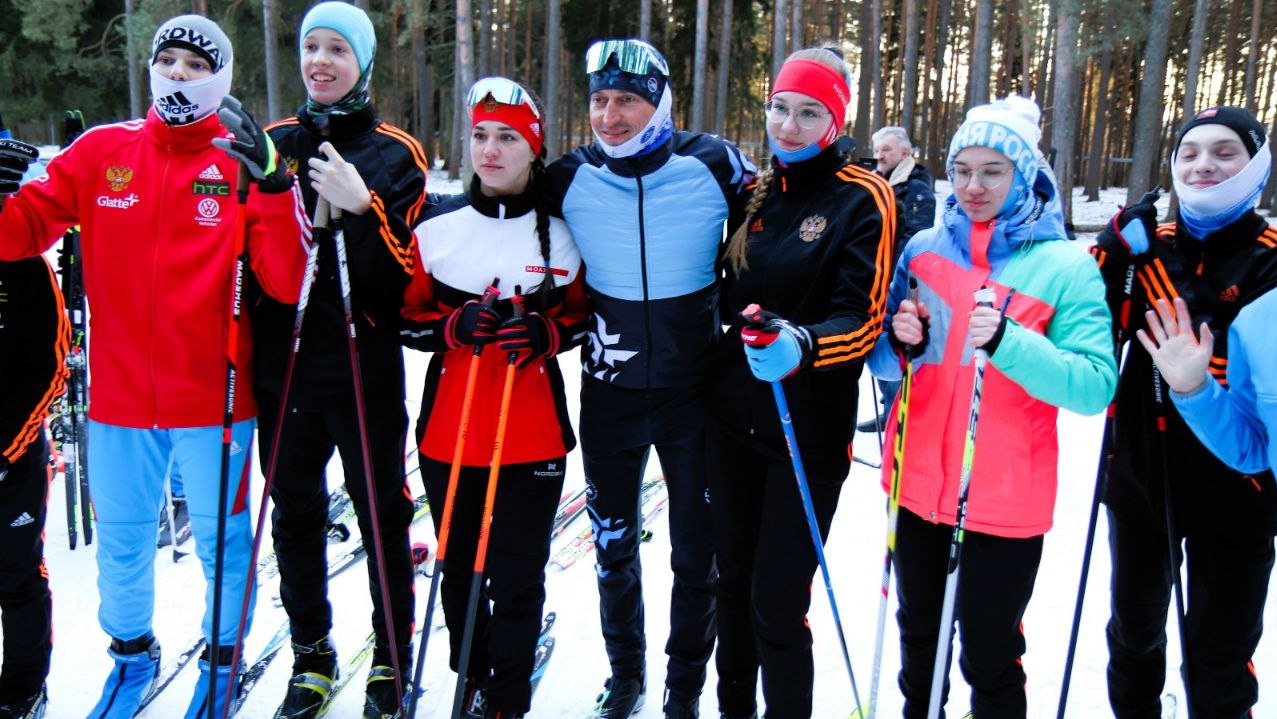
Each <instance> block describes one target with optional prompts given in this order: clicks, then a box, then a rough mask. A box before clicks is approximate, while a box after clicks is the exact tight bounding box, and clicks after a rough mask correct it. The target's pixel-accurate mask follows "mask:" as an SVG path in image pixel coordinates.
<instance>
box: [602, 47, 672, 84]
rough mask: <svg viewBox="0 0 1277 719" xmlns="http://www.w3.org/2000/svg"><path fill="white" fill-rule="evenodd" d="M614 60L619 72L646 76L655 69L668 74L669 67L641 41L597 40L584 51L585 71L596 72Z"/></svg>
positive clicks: (653, 49)
mask: <svg viewBox="0 0 1277 719" xmlns="http://www.w3.org/2000/svg"><path fill="white" fill-rule="evenodd" d="M613 58H615V59H616V65H617V67H619V68H620V69H621V72H628V73H630V74H631V75H646V74H647V73H649V72H651V70H652V68H653V67H655V68H656V69H657V70H659V71H660V73H661V74H662V75H666V76H668V75H669V74H670V67H669V65H668V64H666V62H665V58H664V57H662V56H661V53H660V52H658V51H657V50H656V48H654V47H652V46H651V45H649V44H647V43H645V42H643V41H642V40H599V41H598V42H596V43H594V44H593V45H591V46H590V49H589V50H586V51H585V71H586V72H587V73H591V72H598V71H599V70H602V69H603V68H605V67H607V64H608V62H609V61H611V60H612V59H613Z"/></svg>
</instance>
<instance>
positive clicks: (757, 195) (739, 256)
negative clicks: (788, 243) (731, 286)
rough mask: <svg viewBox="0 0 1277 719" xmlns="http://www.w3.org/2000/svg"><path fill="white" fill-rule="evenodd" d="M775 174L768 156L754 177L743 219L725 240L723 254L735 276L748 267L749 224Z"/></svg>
mask: <svg viewBox="0 0 1277 719" xmlns="http://www.w3.org/2000/svg"><path fill="white" fill-rule="evenodd" d="M775 176H776V166H775V165H774V164H772V161H771V158H768V159H767V162H766V163H765V164H764V166H763V169H762V171H760V172H759V173H758V175H757V177H755V178H754V193H753V194H752V195H750V196H749V202H747V203H745V220H744V221H743V222H741V223H740V226H739V227H737V228H736V231H735V232H733V233H732V237H731V239H730V240H728V241H727V252H726V253H725V255H724V256H725V257H726V258H727V261H728V262H730V263H731V265H732V270H734V271H735V272H736V276H737V277H739V276H740V273H742V272H744V271H745V270H747V269H749V261H748V260H747V259H746V258H745V255H746V254H747V253H748V250H749V224H750V221H751V220H753V219H754V215H756V214H758V210H759V209H760V208H761V207H762V206H763V202H764V201H765V200H766V199H767V193H768V192H770V191H771V188H772V179H773V178H775Z"/></svg>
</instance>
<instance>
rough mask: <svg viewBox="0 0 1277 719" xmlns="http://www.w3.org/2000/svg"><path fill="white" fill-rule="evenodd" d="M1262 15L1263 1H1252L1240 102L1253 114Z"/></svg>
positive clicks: (1255, 104) (1255, 103) (1257, 99)
mask: <svg viewBox="0 0 1277 719" xmlns="http://www.w3.org/2000/svg"><path fill="white" fill-rule="evenodd" d="M1263 14H1264V0H1254V3H1253V7H1252V9H1251V11H1250V49H1249V51H1248V52H1247V53H1246V82H1245V84H1244V85H1243V88H1242V102H1243V103H1245V105H1246V109H1247V110H1250V111H1251V112H1255V111H1256V110H1258V109H1259V98H1258V97H1256V95H1257V94H1258V93H1257V92H1256V87H1255V86H1256V85H1257V84H1258V80H1257V79H1256V76H1257V75H1258V74H1259V43H1260V41H1261V38H1260V35H1259V21H1260V18H1261V17H1262V16H1263Z"/></svg>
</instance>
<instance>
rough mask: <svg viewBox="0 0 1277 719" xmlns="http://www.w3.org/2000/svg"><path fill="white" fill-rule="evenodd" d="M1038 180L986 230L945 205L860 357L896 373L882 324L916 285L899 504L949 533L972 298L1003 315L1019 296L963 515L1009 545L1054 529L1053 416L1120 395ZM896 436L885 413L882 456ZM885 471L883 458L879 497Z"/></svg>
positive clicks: (1078, 273) (1074, 253)
mask: <svg viewBox="0 0 1277 719" xmlns="http://www.w3.org/2000/svg"><path fill="white" fill-rule="evenodd" d="M1044 179H1045V180H1046V181H1042V180H1044ZM1039 180H1040V181H1039V182H1038V183H1037V184H1036V187H1037V190H1036V192H1035V195H1034V198H1033V200H1032V201H1030V202H1026V203H1024V204H1023V205H1022V206H1020V207H1019V209H1018V210H1014V211H1011V212H1009V213H1007V214H1008V215H1009V216H1008V217H999V218H996V219H995V220H993V221H991V224H992V227H991V228H989V227H983V228H980V227H975V226H973V223H972V221H971V220H970V219H969V218H968V217H967V216H966V214H965V213H964V212H963V211H962V210H961V208H959V207H958V206H957V202H956V200H955V199H954V198H953V197H952V196H951V197H950V198H949V199H948V201H947V203H946V210H945V215H944V219H943V221H942V222H941V223H940V224H939V225H937V226H936V227H933V228H930V229H928V230H923V231H922V232H919V233H918V234H917V235H914V237H913V239H912V240H911V241H910V242H909V244H908V245H906V246H905V249H904V252H903V254H902V255H901V258H900V262H899V264H898V265H897V266H896V271H895V275H894V276H893V278H892V281H891V288H890V290H889V293H888V298H887V317H888V319H887V323H886V325H885V327H884V329H883V332H882V333H881V334H880V335H879V338H878V342H877V344H876V345H875V347H874V350H873V352H872V353H871V354H870V357H869V367H870V370H871V371H872V372H873V373H874V375H875V376H877V377H880V378H883V379H898V378H899V377H900V376H901V374H902V368H903V364H902V360H901V357H900V356H899V355H898V354H897V352H896V351H895V349H894V348H893V347H892V345H891V343H890V341H889V339H888V338H889V336H890V333H891V325H890V318H891V317H892V316H894V315H895V312H896V308H897V307H899V306H900V303H901V301H903V300H904V299H905V298H906V297H907V294H908V285H909V278H910V277H911V276H912V277H914V278H916V279H917V282H918V291H919V299H920V300H921V301H922V303H923V304H925V305H926V307H927V309H928V310H929V311H930V314H931V323H930V328H929V334H928V342H927V344H926V347H925V349H924V351H923V353H922V355H921V356H920V357H918V358H917V359H916V360H915V362H914V373H913V386H912V390H911V394H910V397H911V399H910V402H909V407H908V415H907V420H906V423H907V424H906V426H907V433H906V437H905V441H906V444H905V451H904V466H903V467H902V470H903V472H902V475H901V477H902V478H901V486H900V506H901V507H904V508H905V509H908V510H909V511H910V512H913V513H914V514H916V515H918V516H919V517H922V518H923V519H926V520H928V521H931V522H935V523H941V524H953V523H954V515H955V510H956V509H957V503H958V484H959V480H960V476H961V471H962V450H963V443H964V439H965V437H966V431H967V424H968V419H969V415H970V409H971V404H970V402H971V386H972V383H973V382H974V377H975V373H974V368H973V363H972V350H971V348H970V347H968V346H967V341H966V338H967V325H968V315H969V312H970V310H971V309H972V308H973V307H974V305H975V302H974V299H973V295H974V293H975V291H976V290H978V289H980V288H981V287H984V286H987V287H991V288H993V290H994V291H995V292H996V294H997V301H996V304H995V306H998V307H1001V306H1002V304H1003V302H1004V300H1005V299H1006V297H1007V295H1008V293H1010V291H1011V290H1014V291H1015V293H1014V295H1012V297H1011V302H1010V304H1009V305H1008V306H1007V309H1006V316H1007V318H1008V321H1007V324H1006V329H1005V332H1004V334H1003V336H1002V338H1001V340H1000V341H999V342H998V344H997V347H996V349H995V350H994V352H993V354H992V356H990V358H989V363H988V366H987V368H986V370H985V375H984V387H983V396H982V400H981V407H980V419H979V424H978V427H977V430H976V443H975V447H976V450H975V457H974V463H973V465H972V474H971V486H970V494H969V502H968V505H967V517H966V528H967V529H970V530H972V531H976V532H982V533H985V534H991V535H995V536H1000V537H1010V538H1025V537H1035V536H1038V535H1041V534H1044V533H1046V531H1047V530H1049V529H1050V528H1051V521H1052V513H1053V511H1054V509H1055V494H1056V466H1057V459H1058V454H1059V448H1058V443H1057V441H1056V416H1057V414H1058V410H1059V408H1061V407H1062V408H1064V409H1067V410H1071V411H1074V412H1079V413H1082V414H1096V413H1099V412H1100V411H1102V410H1103V409H1104V408H1105V406H1106V405H1107V404H1108V402H1109V399H1110V398H1111V397H1112V396H1113V391H1114V389H1115V387H1116V386H1117V363H1116V361H1115V359H1114V356H1113V342H1112V335H1111V320H1110V316H1109V309H1108V306H1107V305H1106V303H1105V300H1104V283H1103V282H1102V280H1101V279H1100V274H1099V272H1098V271H1097V270H1096V268H1095V263H1094V262H1093V261H1092V260H1091V258H1090V257H1088V256H1087V255H1086V254H1085V253H1084V252H1082V251H1080V250H1078V249H1076V248H1074V247H1071V246H1070V245H1069V243H1068V242H1065V241H1063V238H1064V237H1065V233H1064V224H1063V215H1062V214H1061V212H1060V208H1059V203H1058V200H1057V198H1056V196H1055V187H1054V181H1053V180H1051V179H1050V176H1049V174H1048V173H1047V171H1046V170H1045V169H1044V170H1043V172H1042V173H1040V175H1039ZM990 229H991V231H989V230H990ZM981 230H983V231H981ZM897 401H899V398H897ZM896 430H897V427H896V412H894V411H893V412H892V413H891V417H890V420H889V422H888V425H887V437H886V444H885V446H887V447H891V446H894V444H895V436H896ZM893 466H894V461H893V458H892V457H891V456H890V455H888V456H887V457H885V458H884V461H883V463H882V477H883V484H884V486H887V485H888V484H889V482H890V478H891V473H892V468H893Z"/></svg>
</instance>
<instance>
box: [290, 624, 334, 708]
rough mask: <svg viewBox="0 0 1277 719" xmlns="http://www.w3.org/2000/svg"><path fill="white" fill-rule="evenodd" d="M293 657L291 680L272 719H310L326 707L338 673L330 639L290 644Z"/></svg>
mask: <svg viewBox="0 0 1277 719" xmlns="http://www.w3.org/2000/svg"><path fill="white" fill-rule="evenodd" d="M293 657H294V659H293V678H292V679H290V680H289V681H288V693H287V694H285V695H284V703H283V704H280V705H279V710H278V711H276V712H275V719H314V717H317V716H319V715H320V713H321V712H323V711H324V709H325V708H327V706H328V701H329V699H331V698H332V691H333V683H334V682H336V681H337V675H338V673H339V672H338V670H337V652H336V650H334V649H333V640H332V637H324V638H322V639H320V640H319V641H317V642H315V643H314V644H299V643H297V642H293Z"/></svg>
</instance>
